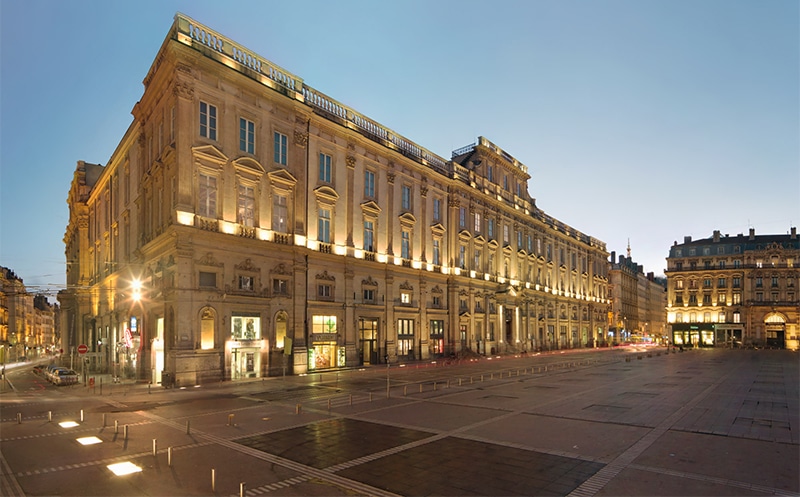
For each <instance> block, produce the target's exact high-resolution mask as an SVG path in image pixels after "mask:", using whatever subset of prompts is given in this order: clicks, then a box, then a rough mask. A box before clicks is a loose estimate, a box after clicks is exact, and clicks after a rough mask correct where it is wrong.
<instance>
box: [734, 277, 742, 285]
mask: <svg viewBox="0 0 800 497" xmlns="http://www.w3.org/2000/svg"><path fill="white" fill-rule="evenodd" d="M740 286H742V280H741V279H740V278H739V277H738V276H734V277H733V288H739V287H740Z"/></svg>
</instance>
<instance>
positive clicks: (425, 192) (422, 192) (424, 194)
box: [419, 186, 428, 198]
mask: <svg viewBox="0 0 800 497" xmlns="http://www.w3.org/2000/svg"><path fill="white" fill-rule="evenodd" d="M419 194H420V195H422V198H427V197H428V187H427V186H421V187H420V188H419Z"/></svg>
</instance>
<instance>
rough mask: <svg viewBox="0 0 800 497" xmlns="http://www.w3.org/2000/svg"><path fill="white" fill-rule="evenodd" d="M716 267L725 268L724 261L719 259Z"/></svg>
mask: <svg viewBox="0 0 800 497" xmlns="http://www.w3.org/2000/svg"><path fill="white" fill-rule="evenodd" d="M718 267H719V269H725V261H719V264H718Z"/></svg>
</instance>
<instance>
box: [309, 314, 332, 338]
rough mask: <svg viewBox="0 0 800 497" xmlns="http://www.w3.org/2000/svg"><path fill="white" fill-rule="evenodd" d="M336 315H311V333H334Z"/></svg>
mask: <svg viewBox="0 0 800 497" xmlns="http://www.w3.org/2000/svg"><path fill="white" fill-rule="evenodd" d="M336 332H338V329H337V327H336V316H319V315H314V316H311V333H314V334H321V333H336Z"/></svg>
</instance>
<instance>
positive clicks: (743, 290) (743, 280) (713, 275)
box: [667, 227, 800, 350]
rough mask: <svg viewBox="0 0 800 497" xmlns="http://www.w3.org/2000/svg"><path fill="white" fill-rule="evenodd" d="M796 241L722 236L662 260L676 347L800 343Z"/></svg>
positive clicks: (690, 243)
mask: <svg viewBox="0 0 800 497" xmlns="http://www.w3.org/2000/svg"><path fill="white" fill-rule="evenodd" d="M798 261H800V241H798V238H797V228H794V227H793V228H791V230H790V233H789V234H785V235H756V234H755V229H750V233H749V235H742V234H739V235H737V236H733V237H732V236H729V235H724V236H723V235H721V234H720V232H719V231H714V234H713V236H712V237H711V238H705V239H702V240H692V238H691V237H688V236H687V237H685V238H684V241H683V243H682V244H678V243H677V242H675V244H674V245H673V246H672V248H671V249H670V252H669V258H668V259H667V265H668V267H667V288H668V299H669V304H668V308H667V313H668V314H667V315H668V320H669V323H670V325H671V327H672V337H673V340H674V342H675V345H684V346H700V347H708V346H721V345H729V346H730V345H734V344H736V345H738V344H740V343H741V344H743V345H745V346H749V345H753V346H768V347H779V348H784V347H785V348H790V349H793V350H796V349H797V348H798V345H799V344H800V342H799V340H800V292H798V287H797V286H798V277H800V269H798Z"/></svg>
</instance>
